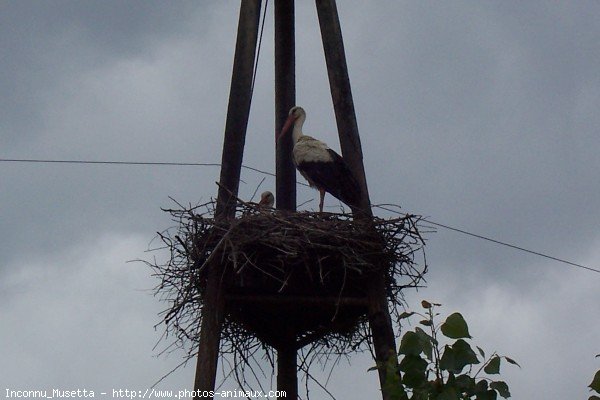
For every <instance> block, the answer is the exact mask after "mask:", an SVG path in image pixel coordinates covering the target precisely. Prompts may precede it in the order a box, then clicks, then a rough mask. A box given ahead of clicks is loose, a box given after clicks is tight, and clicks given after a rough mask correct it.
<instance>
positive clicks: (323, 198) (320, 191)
mask: <svg viewBox="0 0 600 400" xmlns="http://www.w3.org/2000/svg"><path fill="white" fill-rule="evenodd" d="M319 194H320V195H321V201H320V202H319V212H323V201H324V200H325V189H319Z"/></svg>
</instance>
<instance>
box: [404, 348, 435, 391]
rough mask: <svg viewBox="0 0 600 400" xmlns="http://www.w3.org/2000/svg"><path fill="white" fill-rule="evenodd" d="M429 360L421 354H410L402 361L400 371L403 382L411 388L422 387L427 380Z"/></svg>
mask: <svg viewBox="0 0 600 400" xmlns="http://www.w3.org/2000/svg"><path fill="white" fill-rule="evenodd" d="M427 365H428V363H427V361H425V360H423V359H422V358H421V357H419V356H415V355H408V356H405V357H404V358H402V361H400V365H399V367H400V371H402V372H404V374H403V375H402V384H403V385H405V386H407V387H410V388H418V387H421V386H422V385H423V384H424V383H425V382H427V373H426V371H427Z"/></svg>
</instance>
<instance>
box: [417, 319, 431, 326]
mask: <svg viewBox="0 0 600 400" xmlns="http://www.w3.org/2000/svg"><path fill="white" fill-rule="evenodd" d="M419 323H420V324H421V325H425V326H431V325H432V324H433V322H431V320H429V319H424V320H422V321H419Z"/></svg>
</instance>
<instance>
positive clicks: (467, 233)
mask: <svg viewBox="0 0 600 400" xmlns="http://www.w3.org/2000/svg"><path fill="white" fill-rule="evenodd" d="M385 206H386V205H385V204H384V205H377V206H375V207H377V208H381V209H383V210H386V211H390V212H393V213H396V214H400V215H405V213H401V212H399V211H397V210H392V209H391V208H388V207H385ZM423 221H425V222H427V223H429V224H432V225H435V226H439V227H440V228H445V229H448V230H451V231H454V232H459V233H462V234H464V235H469V236H472V237H475V238H478V239H482V240H487V241H489V242H492V243H496V244H499V245H501V246H506V247H510V248H512V249H516V250H520V251H524V252H526V253H530V254H535V255H536V256H540V257H545V258H548V259H550V260H554V261H558V262H561V263H563V264H567V265H571V266H574V267H577V268H583V269H586V270H588V271H592V272H597V273H599V274H600V269H596V268H592V267H588V266H585V265H581V264H577V263H574V262H571V261H567V260H563V259H562V258H558V257H554V256H550V255H548V254H544V253H540V252H539V251H534V250H529V249H526V248H524V247H521V246H516V245H514V244H510V243H506V242H502V241H500V240H496V239H492V238H490V237H487V236H483V235H479V234H476V233H472V232H468V231H465V230H464V229H459V228H454V227H452V226H449V225H445V224H441V223H439V222H435V221H432V220H431V219H429V218H425V219H423Z"/></svg>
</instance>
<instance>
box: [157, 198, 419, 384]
mask: <svg viewBox="0 0 600 400" xmlns="http://www.w3.org/2000/svg"><path fill="white" fill-rule="evenodd" d="M214 206H215V204H214V202H209V203H206V204H202V205H199V206H196V207H184V206H182V205H179V204H178V208H175V209H166V210H164V211H166V212H168V213H169V214H170V215H171V217H172V219H173V221H174V222H175V223H176V226H175V227H174V228H172V229H169V230H166V231H164V232H162V233H159V234H158V235H159V236H158V237H159V238H160V241H161V243H162V245H161V246H160V248H161V249H164V248H166V249H168V251H169V256H168V257H167V259H166V260H164V261H158V260H154V262H151V263H149V264H150V265H151V266H152V268H153V269H154V275H156V276H157V277H158V278H159V279H160V284H159V285H158V286H157V287H156V293H157V295H159V296H161V298H162V299H163V300H165V301H166V302H167V303H168V307H167V309H166V310H164V311H163V312H162V314H161V316H162V318H163V320H162V323H164V324H165V335H166V336H170V337H174V338H175V340H174V341H173V343H172V344H171V346H176V347H187V348H188V349H189V350H188V354H189V355H190V357H191V356H193V354H192V352H193V351H194V350H195V349H196V348H197V342H198V338H199V326H200V323H201V315H202V308H203V305H204V301H203V299H204V294H205V293H206V282H207V275H208V271H209V269H210V268H220V270H219V273H220V282H221V285H222V290H223V294H224V298H225V309H224V310H225V311H224V312H225V319H224V323H223V328H222V336H221V352H222V353H232V354H234V357H235V358H236V359H237V360H238V361H240V362H241V363H242V364H243V365H246V364H247V363H248V358H249V357H251V356H252V355H253V354H254V352H255V351H256V350H257V349H258V348H263V349H267V348H269V347H274V348H277V347H278V346H280V345H287V344H289V343H290V340H292V341H293V342H294V343H295V345H296V347H297V348H298V349H299V348H301V347H303V346H305V345H308V344H310V345H311V346H309V347H308V348H309V349H310V350H309V351H308V352H309V353H311V352H312V353H313V355H314V354H319V356H318V358H319V360H320V361H323V357H325V359H327V358H328V356H327V355H332V354H336V355H345V354H348V353H351V352H353V351H364V350H366V349H369V350H370V349H371V346H370V344H371V341H370V335H369V329H368V320H367V310H368V302H367V299H368V297H367V293H368V292H367V287H368V285H369V282H370V280H371V279H372V277H373V276H374V275H375V274H380V273H381V272H383V274H384V276H385V285H386V296H387V299H388V301H389V305H390V311H391V313H392V319H393V320H395V321H399V318H398V317H399V316H400V314H401V312H402V311H403V306H402V299H403V297H402V290H403V289H406V288H415V287H419V286H420V285H421V284H422V282H423V275H424V273H425V272H426V270H427V266H426V263H425V257H424V252H423V247H424V240H423V238H422V237H421V234H420V232H419V228H418V222H419V221H420V220H421V218H420V217H419V216H415V215H401V216H398V217H396V218H391V219H382V218H378V217H374V218H373V219H369V220H360V221H359V220H353V219H352V216H351V215H350V214H345V213H315V212H294V213H291V212H280V211H275V210H265V209H261V208H260V207H258V206H257V205H255V204H252V203H244V202H242V201H239V202H238V204H237V208H236V218H235V219H232V220H227V221H217V220H216V219H215V218H214ZM421 260H422V264H421V265H419V264H420V262H421ZM188 346H189V347H188ZM271 351H272V350H271ZM324 355H325V356H324ZM268 358H269V359H270V360H271V363H272V358H271V357H268ZM234 363H235V364H234V366H235V368H234V369H238V370H239V367H238V365H236V364H237V362H234ZM238 370H236V371H235V373H236V374H237V373H238V372H239V371H238ZM238 378H239V377H238ZM244 379H245V378H244Z"/></svg>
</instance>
